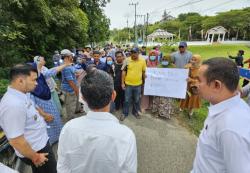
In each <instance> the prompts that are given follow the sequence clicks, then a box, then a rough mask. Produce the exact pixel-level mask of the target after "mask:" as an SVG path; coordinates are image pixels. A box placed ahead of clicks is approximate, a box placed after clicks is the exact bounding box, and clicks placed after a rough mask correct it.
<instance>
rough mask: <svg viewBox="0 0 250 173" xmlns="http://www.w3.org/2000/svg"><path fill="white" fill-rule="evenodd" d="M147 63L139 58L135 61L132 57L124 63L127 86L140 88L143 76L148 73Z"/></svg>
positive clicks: (123, 68)
mask: <svg viewBox="0 0 250 173" xmlns="http://www.w3.org/2000/svg"><path fill="white" fill-rule="evenodd" d="M146 66H147V65H146V61H145V59H144V58H142V57H139V59H138V60H133V59H132V58H131V57H129V58H127V59H126V60H124V61H123V66H122V68H121V69H122V70H124V71H126V72H127V73H126V77H125V84H126V85H131V86H139V85H141V84H142V76H143V75H142V74H143V73H144V72H145V71H146Z"/></svg>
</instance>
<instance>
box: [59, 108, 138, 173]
mask: <svg viewBox="0 0 250 173" xmlns="http://www.w3.org/2000/svg"><path fill="white" fill-rule="evenodd" d="M57 171H58V173H68V172H71V173H82V172H84V173H118V172H119V173H122V172H124V173H125V172H126V173H135V172H137V151H136V140H135V136H134V133H133V132H132V130H130V129H129V128H128V127H126V126H125V125H121V124H120V123H119V121H118V119H117V118H115V117H114V116H113V115H112V114H110V113H108V112H92V111H89V112H88V114H87V115H86V116H84V117H80V118H76V119H73V120H71V121H69V122H68V123H67V124H66V125H65V126H64V127H63V130H62V132H61V135H60V138H59V146H58V162H57Z"/></svg>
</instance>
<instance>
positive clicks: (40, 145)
mask: <svg viewBox="0 0 250 173" xmlns="http://www.w3.org/2000/svg"><path fill="white" fill-rule="evenodd" d="M36 79H37V72H36V70H34V69H33V67H32V66H30V65H26V64H23V65H22V64H20V65H16V66H14V67H13V68H12V69H11V70H10V86H9V87H8V90H7V92H6V93H5V94H4V96H3V98H2V100H1V103H0V126H1V127H2V129H3V131H4V133H5V135H6V136H7V138H8V140H9V143H10V145H11V146H12V147H13V148H14V149H15V152H16V154H17V156H18V157H19V158H20V159H21V160H22V161H24V162H25V163H26V164H29V165H31V167H32V170H33V173H41V172H44V173H45V172H46V173H56V160H55V157H54V154H53V152H52V150H51V147H50V145H49V143H48V139H49V138H48V135H47V130H46V123H45V121H44V119H43V117H41V116H40V115H39V113H38V111H37V110H36V108H35V105H34V103H33V102H32V101H31V100H30V97H29V96H28V94H27V93H29V92H31V91H32V90H34V88H35V87H36V85H37V82H36Z"/></svg>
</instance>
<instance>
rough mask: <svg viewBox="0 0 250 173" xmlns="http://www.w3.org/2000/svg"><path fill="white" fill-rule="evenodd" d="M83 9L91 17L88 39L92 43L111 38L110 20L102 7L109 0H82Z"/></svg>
mask: <svg viewBox="0 0 250 173" xmlns="http://www.w3.org/2000/svg"><path fill="white" fill-rule="evenodd" d="M80 2H81V3H80V7H81V9H82V10H83V11H84V12H85V13H86V14H87V17H88V19H89V29H88V41H89V42H90V43H91V44H92V46H93V45H94V44H95V43H98V42H101V41H105V40H107V39H108V38H109V25H110V20H109V19H108V18H107V17H106V16H105V14H104V12H103V9H102V7H105V6H106V4H107V3H108V2H109V0H81V1H80Z"/></svg>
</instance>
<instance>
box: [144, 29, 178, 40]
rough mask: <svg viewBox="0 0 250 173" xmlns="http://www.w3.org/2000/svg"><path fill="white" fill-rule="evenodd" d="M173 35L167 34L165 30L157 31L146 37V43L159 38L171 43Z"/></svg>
mask: <svg viewBox="0 0 250 173" xmlns="http://www.w3.org/2000/svg"><path fill="white" fill-rule="evenodd" d="M174 36H175V35H174V34H172V33H170V32H167V31H165V30H162V29H157V30H156V31H154V32H153V33H152V34H150V35H148V36H147V39H148V41H152V42H153V41H155V39H156V38H160V39H170V40H172V41H173V39H174Z"/></svg>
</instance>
